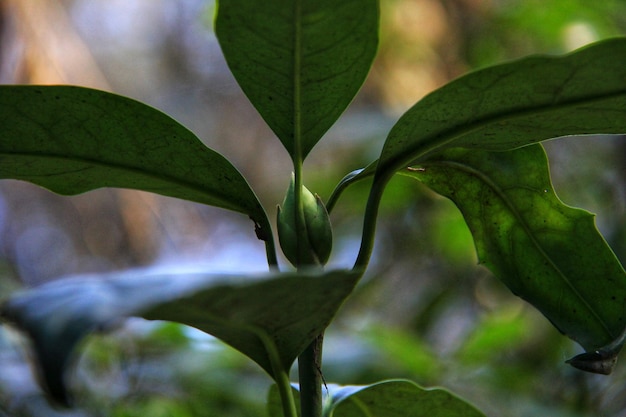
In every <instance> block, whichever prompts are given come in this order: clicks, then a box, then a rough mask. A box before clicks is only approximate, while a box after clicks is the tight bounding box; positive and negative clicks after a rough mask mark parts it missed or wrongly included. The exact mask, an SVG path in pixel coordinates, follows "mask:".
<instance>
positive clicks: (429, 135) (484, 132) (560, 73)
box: [378, 38, 626, 177]
mask: <svg viewBox="0 0 626 417" xmlns="http://www.w3.org/2000/svg"><path fill="white" fill-rule="evenodd" d="M624 59H626V38H616V39H611V40H607V41H603V42H599V43H596V44H594V45H592V46H588V47H586V48H583V49H581V50H578V51H575V52H573V53H571V54H568V55H565V56H562V57H549V56H532V57H528V58H524V59H521V60H519V61H515V62H510V63H507V64H503V65H498V66H494V67H490V68H486V69H483V70H480V71H477V72H474V73H470V74H468V75H466V76H463V77H461V78H459V79H457V80H455V81H453V82H451V83H449V84H447V85H445V86H444V87H442V88H440V89H438V90H436V91H434V92H433V93H431V94H430V95H428V96H426V97H425V98H424V99H422V100H421V101H419V102H418V103H417V104H416V105H415V106H413V107H412V108H411V109H410V110H409V111H408V112H406V113H405V114H404V115H403V116H402V117H401V118H400V120H399V121H398V123H397V124H396V125H395V126H394V127H393V129H392V130H391V132H390V133H389V136H388V138H387V141H386V143H385V145H384V148H383V151H382V154H381V157H380V160H379V163H378V172H379V174H380V175H382V177H389V175H391V174H392V173H393V172H395V171H397V170H399V169H402V168H405V167H407V166H409V165H410V164H411V163H417V162H419V161H421V160H423V159H425V158H426V157H427V155H428V154H432V153H436V152H439V151H441V150H442V149H444V148H450V147H465V148H475V149H483V150H507V149H514V148H518V147H520V146H524V145H529V144H531V143H537V142H540V141H543V140H546V139H551V138H555V137H560V136H565V135H582V134H609V133H626V66H625V65H623V62H624Z"/></svg>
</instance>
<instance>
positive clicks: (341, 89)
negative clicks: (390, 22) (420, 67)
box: [215, 0, 378, 159]
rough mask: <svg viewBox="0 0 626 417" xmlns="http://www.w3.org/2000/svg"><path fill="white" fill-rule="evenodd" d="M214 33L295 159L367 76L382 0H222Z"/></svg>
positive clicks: (238, 76)
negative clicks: (379, 0)
mask: <svg viewBox="0 0 626 417" xmlns="http://www.w3.org/2000/svg"><path fill="white" fill-rule="evenodd" d="M215 31H216V34H217V37H218V39H219V42H220V45H221V47H222V51H223V52H224V56H225V57H226V61H227V62H228V65H229V67H230V70H231V71H232V73H233V75H234V76H235V78H236V79H237V82H238V83H239V85H240V86H241V88H242V89H243V91H244V93H245V94H246V95H247V96H248V98H249V99H250V101H251V102H252V104H253V105H254V107H255V108H256V109H257V111H258V112H259V113H260V114H261V116H262V117H263V119H265V121H266V122H267V124H268V125H269V126H270V127H271V128H272V130H273V131H274V133H276V135H277V136H278V138H279V139H280V140H281V142H282V144H283V146H284V147H285V148H286V149H287V151H288V152H289V154H290V155H291V156H292V158H302V159H304V158H305V157H306V155H307V154H308V153H309V151H310V150H311V149H312V148H313V146H315V144H316V143H317V142H318V141H319V139H320V138H321V137H322V135H323V134H324V133H325V132H326V131H327V130H328V129H329V128H330V127H331V126H332V125H333V123H335V121H336V120H337V119H338V118H339V116H340V115H341V113H342V112H343V111H344V110H345V108H346V107H347V106H348V104H349V103H350V102H351V101H352V99H353V98H354V96H355V94H356V93H357V91H358V90H359V88H360V87H361V84H362V83H363V81H364V80H365V77H366V75H367V73H368V71H369V68H370V65H371V63H372V60H373V59H374V56H375V54H376V48H377V45H378V2H377V1H375V0H343V1H340V2H337V1H334V0H266V1H249V0H221V1H220V2H219V7H218V13H217V18H216V22H215ZM296 142H300V143H299V144H296ZM296 145H298V146H296Z"/></svg>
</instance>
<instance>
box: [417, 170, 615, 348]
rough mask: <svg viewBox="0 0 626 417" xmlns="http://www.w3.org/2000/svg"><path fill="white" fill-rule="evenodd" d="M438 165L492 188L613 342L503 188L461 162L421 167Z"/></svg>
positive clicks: (596, 316)
mask: <svg viewBox="0 0 626 417" xmlns="http://www.w3.org/2000/svg"><path fill="white" fill-rule="evenodd" d="M437 165H440V166H444V167H450V168H452V169H457V170H459V171H464V172H467V173H468V174H470V175H474V176H475V177H477V178H478V179H479V180H481V181H483V182H484V183H485V184H486V185H487V186H488V187H489V188H491V189H492V191H493V192H494V193H495V194H496V195H497V196H498V197H499V198H500V199H501V200H502V201H503V202H504V204H505V205H506V207H507V208H508V209H509V211H510V212H511V213H512V214H513V216H514V217H515V219H516V220H517V222H518V223H519V224H520V225H521V226H522V228H523V230H524V232H525V233H526V235H527V236H528V237H529V238H530V241H531V243H532V244H533V246H534V247H535V249H536V250H537V251H538V252H539V253H540V254H541V256H542V257H543V258H544V259H546V260H547V261H548V263H549V265H550V266H551V267H552V269H553V270H554V271H555V272H556V274H557V276H558V277H560V278H561V280H562V281H563V282H565V284H566V285H567V287H568V288H570V289H571V290H572V292H573V293H574V294H575V296H576V298H578V299H579V301H580V302H581V303H582V305H583V306H584V307H585V308H586V309H587V310H589V312H590V313H591V315H592V316H593V317H594V318H595V319H596V320H597V321H598V322H599V323H600V325H601V326H602V328H603V329H604V331H605V332H606V333H607V335H608V337H609V338H611V340H613V339H614V338H615V336H614V335H613V334H612V332H611V330H610V329H609V327H608V325H607V324H606V322H605V321H604V320H603V319H602V318H601V317H600V315H599V314H598V312H597V311H596V310H595V309H594V308H593V307H592V306H591V305H590V304H589V303H588V302H587V301H586V300H585V298H584V297H583V296H582V293H581V292H580V291H579V290H578V289H577V288H576V286H575V285H574V283H572V281H571V280H570V279H569V278H568V277H567V275H566V274H565V273H563V271H561V269H560V268H559V267H558V265H556V264H555V263H554V262H553V260H552V259H551V258H550V256H548V254H547V252H546V251H545V250H544V249H543V247H542V246H541V244H540V242H539V241H538V240H537V239H536V238H535V236H534V233H533V232H532V229H531V227H530V225H529V224H528V223H527V222H526V221H525V220H524V218H523V216H522V215H521V213H520V212H519V211H518V210H517V209H516V208H515V204H514V203H513V202H512V201H511V199H510V198H508V196H507V195H506V193H505V192H504V191H503V190H502V188H500V187H499V186H498V185H497V184H496V183H494V182H493V181H492V180H491V179H490V178H489V176H488V175H487V174H485V173H483V172H482V171H479V170H477V169H475V168H473V167H471V166H469V165H466V164H462V163H460V162H455V161H445V160H443V161H432V162H430V161H429V162H427V163H425V164H422V165H421V166H422V167H427V166H437Z"/></svg>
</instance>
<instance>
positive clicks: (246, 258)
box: [0, 0, 626, 417]
mask: <svg viewBox="0 0 626 417" xmlns="http://www.w3.org/2000/svg"><path fill="white" fill-rule="evenodd" d="M214 11H215V4H214V3H213V2H212V1H207V0H204V1H203V0H46V1H41V0H0V83H2V84H75V85H81V86H88V87H93V88H98V89H103V90H107V91H112V92H115V93H118V94H122V95H125V96H129V97H132V98H134V99H137V100H140V101H143V102H145V103H148V104H150V105H152V106H154V107H156V108H158V109H160V110H162V111H164V112H166V113H168V114H169V115H171V116H172V117H174V118H175V119H177V120H178V121H179V122H181V123H182V124H183V125H185V126H187V127H188V128H190V129H191V130H192V131H194V132H195V133H196V134H197V136H198V137H199V138H201V140H203V141H204V142H205V143H206V145H207V146H209V147H211V148H212V149H214V150H216V151H218V152H220V153H222V154H223V155H224V156H226V157H227V158H228V159H229V160H230V161H231V162H232V163H233V164H234V165H235V166H236V167H238V169H240V171H241V172H242V173H243V175H244V176H245V177H246V178H247V179H248V180H249V182H250V183H251V185H252V187H253V188H254V190H255V191H256V192H257V194H258V196H259V198H260V200H261V201H262V203H263V204H264V205H265V207H266V209H267V211H268V213H269V215H270V216H271V217H273V216H274V215H275V206H276V204H278V203H279V202H281V201H282V198H283V193H284V191H285V190H286V188H287V185H288V181H289V173H290V171H291V167H290V166H289V160H288V157H287V154H286V152H285V151H284V150H283V149H282V146H281V145H280V143H279V141H278V140H277V139H276V138H275V137H274V136H273V134H272V132H271V131H270V130H269V129H268V128H267V126H266V125H265V124H264V122H263V121H262V119H261V118H260V117H259V115H258V114H257V113H256V111H255V110H254V109H253V108H252V106H251V105H250V104H249V103H248V101H247V99H246V98H245V97H244V96H243V94H242V92H241V90H240V89H239V87H238V86H237V84H236V82H235V81H234V79H233V78H232V76H231V75H230V73H229V72H228V68H227V66H226V64H225V62H224V59H223V57H222V55H221V52H220V48H219V45H218V43H217V40H216V38H215V35H214V33H213V30H212V19H213V14H214ZM381 13H382V17H381V19H382V20H381V43H380V48H379V54H378V57H377V59H376V61H375V63H374V66H373V68H372V70H371V73H370V75H369V77H368V79H367V80H366V82H365V85H364V87H363V89H362V91H361V92H360V93H359V95H358V96H357V97H356V99H355V101H354V102H353V104H352V105H351V106H350V108H349V109H348V110H347V111H346V113H345V114H344V115H343V116H342V118H341V119H340V120H339V122H338V123H337V124H336V125H335V126H334V127H333V128H332V129H331V130H330V131H329V132H328V134H327V135H326V136H325V137H324V138H323V139H322V141H321V142H320V143H319V145H318V146H317V147H316V148H315V149H314V150H313V152H312V153H311V155H310V157H309V158H308V160H307V162H306V164H305V182H306V184H307V186H308V187H309V188H310V189H311V190H313V191H314V192H317V193H318V194H320V195H321V196H322V198H328V196H329V195H330V193H331V191H332V188H333V187H334V184H336V183H337V182H338V181H339V180H340V179H341V178H342V177H343V176H344V175H345V174H346V173H348V172H350V171H351V170H354V169H357V168H361V167H363V166H365V165H367V164H368V163H369V162H371V161H373V160H374V159H376V157H377V154H378V153H379V151H380V149H381V147H382V144H383V141H384V138H385V136H386V134H387V132H388V131H389V129H390V128H391V126H392V125H393V123H394V121H395V120H397V118H398V117H399V116H400V115H401V114H402V113H403V112H404V111H406V110H407V109H408V108H409V107H410V106H411V105H412V104H413V103H415V102H416V101H417V100H419V99H420V98H421V97H423V96H424V95H425V94H427V93H428V92H430V91H432V90H433V89H435V88H437V87H439V86H441V85H443V84H444V83H446V82H448V81H449V80H451V79H453V78H455V77H457V76H459V75H462V74H464V73H466V72H468V71H471V70H473V69H477V68H481V67H484V66H487V65H491V64H495V63H498V62H502V61H505V60H510V59H515V58H519V57H522V56H524V55H528V54H534V53H550V54H553V53H564V52H567V51H571V50H573V49H576V48H578V47H580V46H582V45H585V44H587V43H589V42H593V41H596V40H599V39H604V38H607V37H611V36H616V35H624V34H625V33H626V2H625V1H622V0H604V1H594V2H590V1H587V0H381ZM623 58H624V57H616V59H621V60H623ZM546 149H547V151H548V153H549V156H550V161H551V167H552V175H553V181H554V183H555V188H556V190H557V192H558V194H559V195H560V197H561V198H562V200H563V201H564V202H566V203H567V204H570V205H574V206H578V207H582V208H585V209H587V210H589V211H592V212H594V213H597V215H598V217H597V222H598V227H599V228H600V230H601V231H602V232H603V234H604V236H605V237H606V239H607V240H608V241H609V242H610V244H611V246H612V247H613V248H614V250H615V252H616V254H617V255H618V257H619V258H620V259H621V261H622V263H625V262H626V186H625V183H626V141H625V140H624V138H623V137H622V138H620V137H602V138H589V137H587V138H575V139H568V140H560V141H553V142H549V143H548V144H546ZM366 191H367V184H358V185H356V186H354V187H353V188H352V189H349V190H348V191H347V192H346V195H345V196H344V197H342V199H341V200H340V201H339V204H338V205H337V207H336V209H335V210H334V212H333V215H332V221H333V225H334V229H335V250H334V253H333V257H332V259H331V264H332V265H333V266H337V267H341V266H344V267H346V266H347V267H350V266H351V265H352V262H353V260H354V257H355V255H356V252H357V251H358V244H359V239H360V227H361V220H360V216H361V214H362V212H363V208H364V203H365V199H366ZM476 263H477V262H476V256H475V254H474V249H473V244H472V240H471V237H470V235H469V232H468V230H467V228H466V226H465V225H464V222H463V220H462V218H461V216H460V214H459V213H458V211H457V210H456V208H455V207H454V205H453V204H451V203H450V202H449V201H447V200H445V199H443V198H441V197H439V196H437V195H434V194H433V193H431V192H429V191H428V190H426V189H425V188H424V187H422V186H420V185H419V184H417V183H416V182H413V181H411V180H408V179H406V178H398V179H395V180H393V181H392V183H391V184H390V187H389V189H388V191H387V192H386V194H385V198H384V201H383V205H382V213H381V218H380V221H379V226H378V236H377V245H376V247H375V254H374V258H373V262H372V265H371V268H370V271H369V272H368V274H367V276H366V278H365V279H364V281H363V283H362V285H360V287H359V288H358V289H357V291H356V293H355V295H354V296H353V297H352V298H351V299H350V300H348V302H347V303H346V305H345V306H344V307H343V309H342V310H341V311H340V314H339V316H338V317H337V320H336V321H335V322H334V323H333V325H332V326H331V328H330V329H329V331H328V336H327V338H326V340H327V342H326V345H325V359H324V361H325V362H324V363H325V365H324V368H323V372H324V377H325V379H326V380H327V381H328V382H336V383H342V384H365V383H372V382H375V381H377V380H381V379H388V378H396V377H402V378H409V379H411V380H413V381H415V382H417V383H418V384H420V385H423V386H433V385H440V386H444V387H447V388H450V389H452V390H453V391H454V392H456V393H458V394H459V395H461V396H463V397H464V398H466V399H468V400H470V401H471V402H473V403H474V404H476V405H477V406H478V407H479V408H480V409H482V410H483V411H484V412H485V413H486V414H487V415H489V416H503V417H506V416H511V417H523V416H533V417H534V416H555V417H559V416H563V417H564V416H568V417H569V416H571V417H574V416H626V395H624V394H625V390H626V379H625V378H626V369H625V368H624V366H618V367H617V371H616V373H615V374H613V375H611V376H609V377H601V376H593V375H587V374H583V373H581V372H578V371H575V370H574V369H573V368H570V367H569V366H568V365H565V364H564V360H566V359H567V358H569V357H571V356H573V355H574V354H576V353H578V352H579V351H580V348H578V347H577V346H575V345H574V344H573V343H571V342H570V341H568V340H567V339H566V338H564V337H563V336H561V335H560V334H559V333H558V332H557V331H556V330H555V329H554V328H553V327H552V326H551V325H550V323H549V322H548V321H547V320H546V319H544V318H543V317H542V316H541V315H540V314H539V313H537V312H536V311H535V310H533V309H532V308H531V307H530V306H528V305H526V304H524V303H523V302H521V301H520V300H519V299H517V298H515V297H514V296H512V295H511V294H510V292H509V291H508V290H507V289H506V288H505V287H504V286H503V285H501V284H500V283H499V282H498V281H497V280H496V279H495V278H493V277H492V276H491V275H490V273H489V272H488V271H486V270H485V269H484V268H482V267H479V266H477V265H476ZM147 267H151V268H160V269H167V270H187V269H189V270H199V269H200V270H211V271H226V272H237V271H242V272H256V271H264V270H266V269H267V267H266V264H265V254H264V247H263V245H262V244H261V243H260V242H259V241H258V240H257V239H256V237H255V235H254V232H253V230H252V227H251V223H250V222H249V220H248V219H247V218H245V216H241V215H238V214H233V213H230V212H227V211H225V210H220V209H215V208H211V207H205V206H201V205H199V204H195V203H190V202H185V201H177V200H174V199H171V198H166V197H161V196H157V195H153V194H149V193H144V192H138V191H132V190H117V189H102V190H97V191H93V192H89V193H86V194H83V195H79V196H74V197H59V196H57V195H54V194H52V193H50V192H48V191H46V190H44V189H41V188H39V187H37V186H33V185H31V184H28V183H24V182H18V181H11V180H4V181H1V182H0V297H5V296H7V295H8V294H10V293H11V292H12V291H14V290H16V289H18V288H22V287H24V286H26V287H29V286H36V285H39V284H41V283H44V282H47V281H50V280H54V279H57V278H60V277H63V276H67V275H74V274H81V273H92V272H108V271H117V270H124V269H127V268H147ZM23 343H24V341H23V339H21V338H20V337H19V335H17V334H15V333H14V332H13V331H11V330H10V329H8V328H6V327H1V328H0V417H5V416H44V415H45V416H57V415H58V416H143V415H151V416H154V417H158V416H176V417H185V416H190V417H191V416H214V415H220V416H258V415H263V413H264V403H265V396H266V391H267V389H268V387H269V385H270V383H271V381H270V379H269V378H268V377H267V376H266V375H265V374H264V373H263V371H261V370H260V369H259V368H257V367H256V365H254V364H252V363H251V362H250V361H248V360H247V359H246V358H245V357H244V356H243V355H241V354H239V353H237V352H235V351H233V350H232V349H230V348H228V347H226V346H224V345H223V344H221V343H220V342H218V341H216V340H214V339H212V338H211V337H208V336H205V335H202V334H199V333H198V332H195V331H192V330H190V329H188V328H184V327H182V326H178V325H174V324H164V323H147V322H143V321H140V320H130V321H129V322H128V323H127V324H126V325H124V326H123V328H121V329H120V330H118V331H116V332H114V333H112V334H108V335H105V336H93V337H90V338H89V339H88V341H87V342H86V343H85V346H84V352H85V354H84V355H82V356H81V358H80V360H79V362H78V364H77V368H76V372H75V374H74V375H73V376H72V385H73V387H74V390H75V391H76V392H77V393H78V395H77V397H78V399H79V408H78V409H77V410H74V411H71V412H70V411H68V412H66V411H61V410H54V409H51V408H49V407H48V406H47V405H46V403H45V401H44V399H43V397H42V394H41V392H40V391H39V390H38V389H37V388H36V385H35V383H34V380H33V377H32V376H31V373H30V370H29V366H28V362H27V358H26V357H25V355H24V353H23V347H24V346H23Z"/></svg>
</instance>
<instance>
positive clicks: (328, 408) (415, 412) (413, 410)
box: [268, 380, 485, 417]
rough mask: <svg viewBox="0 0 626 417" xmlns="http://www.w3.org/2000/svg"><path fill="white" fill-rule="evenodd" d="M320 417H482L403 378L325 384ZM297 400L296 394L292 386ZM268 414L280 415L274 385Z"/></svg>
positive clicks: (451, 396)
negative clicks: (371, 382)
mask: <svg viewBox="0 0 626 417" xmlns="http://www.w3.org/2000/svg"><path fill="white" fill-rule="evenodd" d="M327 392H328V397H330V398H328V397H327V398H326V401H325V402H326V404H325V407H324V413H323V416H324V417H331V416H332V417H364V416H376V417H398V416H410V417H449V416H463V417H484V416H485V415H484V414H483V413H481V412H480V411H478V410H477V409H476V408H475V407H474V406H472V405H471V404H469V403H468V402H466V401H464V400H463V399H461V398H459V397H457V396H456V395H454V394H452V393H451V392H449V391H447V390H445V389H441V388H422V387H420V386H419V385H417V384H415V383H413V382H411V381H407V380H388V381H381V382H377V383H374V384H372V385H363V386H339V385H334V384H330V385H328V386H327ZM293 394H294V397H295V398H296V400H298V397H299V395H298V394H299V393H298V390H297V389H296V388H293ZM268 415H269V416H270V417H282V412H281V409H280V399H279V397H278V390H277V389H276V386H272V388H271V389H270V392H269V395H268Z"/></svg>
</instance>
